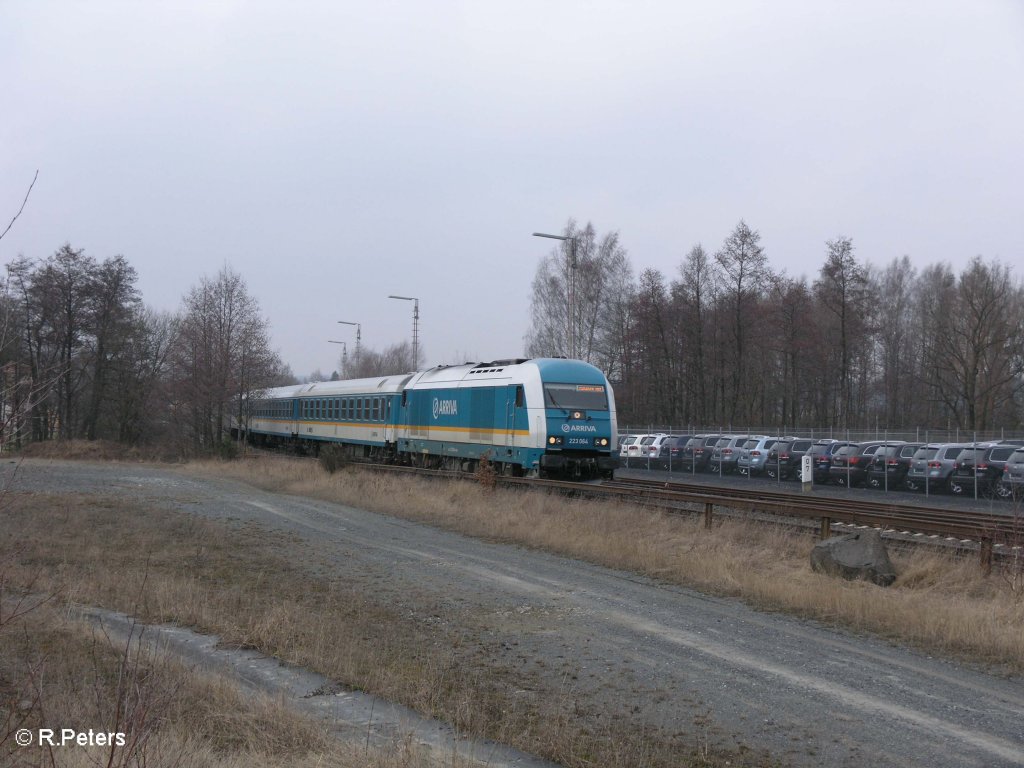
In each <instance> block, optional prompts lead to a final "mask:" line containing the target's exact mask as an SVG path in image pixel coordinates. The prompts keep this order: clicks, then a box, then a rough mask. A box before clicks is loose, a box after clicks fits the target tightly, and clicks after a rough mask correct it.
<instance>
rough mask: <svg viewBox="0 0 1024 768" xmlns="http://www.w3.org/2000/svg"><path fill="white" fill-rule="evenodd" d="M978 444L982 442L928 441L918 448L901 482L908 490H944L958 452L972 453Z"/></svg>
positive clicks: (947, 485) (935, 491) (928, 491)
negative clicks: (905, 476)
mask: <svg viewBox="0 0 1024 768" xmlns="http://www.w3.org/2000/svg"><path fill="white" fill-rule="evenodd" d="M980 445H982V443H929V444H928V445H924V446H922V447H921V448H918V450H917V453H915V454H914V458H913V459H911V461H910V471H909V472H907V478H906V480H904V481H903V484H904V485H905V486H906V488H907V490H910V491H926V492H927V493H937V492H940V491H945V490H946V489H947V488H948V487H949V477H950V475H952V474H953V470H954V469H956V460H957V458H958V457H959V456H960V454H961V453H964V452H965V451H967V452H969V453H972V454H973V451H974V450H975V449H977V448H978V447H979V446H980Z"/></svg>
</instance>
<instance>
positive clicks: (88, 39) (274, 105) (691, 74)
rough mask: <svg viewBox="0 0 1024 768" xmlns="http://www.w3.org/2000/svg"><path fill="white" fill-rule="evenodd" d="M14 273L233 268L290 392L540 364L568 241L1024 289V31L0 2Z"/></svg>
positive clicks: (955, 9) (851, 7)
mask: <svg viewBox="0 0 1024 768" xmlns="http://www.w3.org/2000/svg"><path fill="white" fill-rule="evenodd" d="M0 96H2V100H0V105H2V110H0V219H2V222H0V229H2V228H3V227H4V226H6V224H7V222H8V221H9V220H10V217H11V216H13V215H14V213H15V212H16V211H17V209H18V206H19V205H20V204H21V200H22V197H23V196H24V194H25V190H26V188H27V186H28V184H29V182H30V181H31V179H32V175H33V173H34V172H35V170H36V169H37V168H38V169H39V181H38V183H37V184H36V187H35V190H34V191H33V193H32V196H31V198H30V200H29V203H28V205H27V207H26V209H25V212H24V214H23V215H22V217H21V218H20V219H19V220H18V222H17V223H16V224H15V226H14V228H13V229H12V230H11V232H10V234H8V236H7V237H5V238H4V239H3V240H0V261H2V262H3V263H8V262H9V261H11V259H13V258H14V257H16V256H17V255H19V254H25V255H28V256H32V257H45V256H48V255H50V254H52V253H53V252H54V251H55V250H57V248H59V247H60V246H61V245H62V244H63V243H65V242H70V243H71V244H72V246H74V247H75V248H83V249H85V251H86V252H87V253H89V254H91V255H93V256H95V257H97V258H105V257H108V256H112V255H115V254H124V255H125V256H126V257H127V258H128V259H129V261H130V262H131V263H132V264H133V265H134V266H135V267H136V269H137V270H138V272H139V287H140V288H141V290H142V292H143V295H144V298H145V300H146V302H147V303H149V304H151V305H152V306H155V307H157V308H161V309H175V308H177V307H178V306H179V304H180V301H181V297H182V295H183V294H184V293H185V292H186V291H187V290H188V289H189V287H190V286H192V285H194V284H195V283H196V282H197V281H198V280H199V278H200V277H201V276H202V275H204V274H208V275H213V274H215V273H216V271H217V270H218V269H219V268H220V267H221V266H222V265H223V264H224V263H225V262H226V263H228V264H230V265H231V266H232V267H233V268H234V269H235V270H237V271H238V272H240V273H241V274H242V275H243V276H244V277H245V279H246V280H247V282H248V285H249V288H250V291H251V292H252V293H253V294H254V295H255V296H256V297H257V299H258V300H259V302H260V304H261V306H262V308H263V311H264V313H265V314H266V315H267V317H268V318H269V320H270V324H271V329H272V334H273V339H274V344H275V346H276V347H277V348H278V349H279V351H280V352H281V354H282V357H283V358H284V359H285V361H286V362H288V363H289V364H290V365H291V366H292V368H293V370H294V371H295V373H296V374H298V375H304V374H307V373H309V372H310V371H311V370H312V369H314V368H321V369H323V370H325V371H330V370H332V369H333V368H336V367H337V356H338V352H339V348H338V347H337V346H335V345H330V344H328V343H327V340H328V339H347V340H349V341H350V342H352V341H354V332H353V329H348V328H346V327H345V326H339V325H336V321H337V320H353V321H358V322H361V323H362V324H363V342H364V344H368V345H370V346H373V347H376V348H378V349H380V348H383V347H385V346H387V345H390V344H393V343H395V342H398V341H401V340H403V339H405V338H408V337H409V336H410V335H411V314H412V313H411V309H412V308H411V306H410V305H409V304H407V303H405V302H398V301H394V300H389V299H387V298H386V297H387V295H388V294H390V293H399V294H405V295H410V296H418V297H420V299H421V313H422V320H421V344H422V346H423V348H424V351H425V357H426V361H427V363H428V364H434V363H437V362H453V361H455V360H456V359H458V360H460V361H461V359H463V358H464V359H467V360H468V359H490V358H496V357H508V356H514V355H518V354H521V353H522V350H523V336H524V334H525V333H526V331H527V328H528V323H529V297H530V283H531V280H532V278H533V275H534V271H535V269H536V267H537V264H538V262H539V260H540V259H541V257H542V256H544V254H545V253H547V252H548V251H549V250H550V249H551V246H552V241H550V240H541V239H538V238H533V237H531V236H530V233H531V232H535V231H546V232H559V231H561V230H562V228H563V227H564V226H565V223H566V221H567V219H569V218H570V217H573V218H576V219H577V220H578V221H580V222H581V223H584V222H586V221H592V222H593V224H594V226H595V227H596V228H597V230H598V231H599V232H600V233H604V232H607V231H610V230H618V231H619V233H620V236H621V241H622V244H623V245H624V246H625V247H626V248H627V249H628V251H629V253H630V257H631V260H632V263H633V266H634V269H635V270H636V272H637V273H639V271H640V270H641V269H643V268H645V267H654V268H657V269H660V270H661V271H662V272H664V273H665V274H666V275H669V276H671V275H672V274H674V272H675V270H676V268H677V265H678V264H679V262H680V260H681V258H682V257H683V255H684V254H685V253H686V252H687V251H688V250H689V249H690V247H692V246H693V244H695V243H697V242H702V243H703V244H704V245H705V247H706V248H708V249H709V250H711V251H714V250H716V249H717V248H718V247H719V246H720V245H721V243H722V240H723V239H724V238H725V237H726V236H727V235H728V234H729V232H730V230H731V229H732V228H733V227H734V226H735V224H736V223H737V222H738V221H739V220H740V219H741V218H743V219H745V220H746V222H747V223H748V224H749V225H750V226H751V227H753V228H755V229H757V230H759V231H760V233H761V235H762V244H763V245H764V247H765V249H766V252H767V254H768V256H769V259H770V261H771V262H772V264H773V265H774V266H775V267H776V268H777V269H785V270H786V271H787V272H788V273H789V274H791V275H800V274H805V273H806V274H808V276H812V273H813V272H814V271H815V270H816V269H817V267H818V266H819V265H820V263H821V261H822V257H823V253H824V242H825V240H826V239H831V238H835V237H837V236H839V235H845V236H849V237H852V238H853V241H854V246H855V248H856V253H857V255H858V256H859V257H860V258H862V259H866V260H869V261H871V262H873V263H875V264H883V263H885V262H888V261H889V260H890V259H892V258H893V257H896V256H900V255H902V254H909V255H910V256H911V258H912V259H913V260H914V261H915V263H916V264H917V265H918V266H922V265H924V264H928V263H932V262H935V261H938V260H944V261H948V262H951V263H952V264H953V265H954V267H959V266H962V265H963V264H965V263H966V261H967V260H968V259H969V258H971V257H972V256H974V255H976V254H982V255H984V256H985V257H989V258H1000V259H1002V260H1003V261H1005V262H1008V263H1011V264H1015V265H1017V266H1016V271H1017V274H1018V275H1020V274H1021V272H1022V271H1024V142H1022V136H1024V3H1022V2H1020V1H1019V0H1013V1H1011V0H1006V1H999V0H990V1H986V0H974V1H971V2H968V1H967V0H963V1H962V2H935V1H931V0H929V1H928V2H895V1H894V0H886V1H885V2H864V1H863V0H861V1H858V2H831V3H830V2H820V1H818V2H812V1H811V0H807V1H806V2H788V3H787V2H771V3H765V2H749V3H742V2H717V1H713V0H708V1H707V2H669V1H668V0H665V1H663V2H636V1H635V0H631V1H630V2H585V3H584V2H557V1H555V0H546V1H545V2H533V1H531V0H516V2H486V1H485V0H479V1H478V2H445V1H443V0H437V1H436V2H414V1H413V0H408V1H407V2H387V1H381V0H375V1H374V2H369V1H368V0H363V1H362V2H343V1H341V0H339V1H337V2H326V1H325V2H281V1H280V0H278V2H241V1H236V2H228V1H227V0H203V1H202V2H194V3H189V2H173V3H170V2H168V3H161V2H137V0H130V1H127V2H108V1H107V0H92V1H91V2H75V1H73V0H67V1H66V2H48V1H47V0H0Z"/></svg>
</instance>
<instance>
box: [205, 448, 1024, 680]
mask: <svg viewBox="0 0 1024 768" xmlns="http://www.w3.org/2000/svg"><path fill="white" fill-rule="evenodd" d="M190 467H191V468H192V469H193V470H194V471H200V472H205V473H208V474H210V475H216V476H222V477H223V476H227V477H233V478H236V479H239V480H243V481H245V482H247V483H251V484H252V485H255V486H257V487H260V488H263V489H267V490H271V491H276V492H281V493H291V494H298V495H305V496H312V497H315V498H319V499H326V500H329V501H334V502H339V503H343V504H349V505H352V506H357V507H360V508H362V509H369V510H372V511H376V512H383V513H387V514H391V515H396V516H400V517H404V518H407V519H412V520H419V521H423V522H428V523H431V524H434V525H439V526H442V527H445V528H448V529H451V530H457V531H460V532H462V533H466V534H469V535H471V536H478V537H484V538H487V539H490V540H495V541H503V542H515V543H519V544H525V545H527V546H531V547H536V548H538V549H544V550H548V551H552V552H558V553H562V554H566V555H570V556H572V557H578V558H582V559H585V560H589V561H592V562H595V563H600V564H602V565H607V566H611V567H613V568H620V569H626V570H631V571H636V572H639V573H643V574H647V575H650V576H654V577H657V578H659V579H663V580H666V581H670V582H674V583H678V584H683V585H687V586H692V587H696V588H698V589H701V590H705V591H709V592H712V593H715V594H721V595H730V596H736V597H740V598H742V599H744V600H746V601H748V602H750V603H751V604H753V605H756V606H758V607H764V608H769V609H772V610H782V611H787V612H791V613H794V614H797V615H801V616H805V617H810V618H815V619H818V620H821V621H825V622H830V623H836V624H839V625H843V626H846V627H849V628H851V629H854V630H857V631H865V632H871V633H876V634H879V635H882V636H885V637H888V638H891V639H894V640H898V641H901V642H906V643H910V644H913V645H916V646H918V647H921V648H923V649H926V650H929V651H932V652H938V653H943V654H948V655H953V656H958V657H963V658H969V659H974V660H983V661H987V662H990V663H993V664H1000V665H1005V666H1006V667H1008V668H1009V669H1011V670H1013V671H1016V672H1019V671H1021V670H1022V669H1024V601H1022V599H1021V594H1020V591H1019V590H1013V589H1010V588H1008V582H1007V580H1006V579H1003V578H1000V577H999V576H998V574H997V575H995V576H993V577H991V578H987V579H986V578H984V577H983V576H982V574H981V572H980V569H979V567H978V565H977V562H976V556H969V557H967V556H965V557H958V556H956V555H946V554H942V553H936V552H934V551H928V550H925V549H922V548H917V547H910V548H908V549H905V550H900V549H897V550H896V551H894V552H893V553H892V556H893V560H894V562H895V564H896V567H897V570H898V572H899V574H900V576H899V578H898V579H897V581H896V583H895V584H894V585H893V586H892V587H890V588H887V589H883V588H880V587H876V586H874V585H871V584H868V583H864V582H847V581H841V580H836V579H833V578H830V577H827V576H823V575H821V574H817V573H814V572H813V571H811V569H810V567H809V562H808V554H809V551H810V548H811V546H812V544H813V539H812V538H811V537H810V535H809V534H802V533H799V532H796V531H793V530H790V529H786V528H783V527H773V526H767V525H749V524H744V523H740V522H731V521H724V522H720V523H719V524H718V525H716V526H715V527H714V528H713V529H712V530H710V531H708V530H706V529H704V527H703V523H702V521H700V522H699V521H698V519H697V518H696V516H695V517H692V518H687V517H680V516H670V515H665V514H659V513H657V512H652V511H651V510H649V509H642V508H639V507H637V506H633V505H626V504H620V503H601V502H595V501H573V500H567V499H565V498H563V497H560V496H556V495H548V494H544V493H518V492H512V491H503V490H498V491H490V490H484V489H482V488H481V487H480V486H479V485H477V484H474V483H465V482H445V483H438V482H437V481H430V480H421V479H416V478H408V477H401V478H395V477H391V476H387V475H384V474H381V473H373V472H365V471H361V470H358V469H357V470H352V471H348V472H344V473H339V474H335V475H328V474H327V473H326V472H324V471H323V470H322V469H321V468H320V467H319V466H318V465H317V464H316V463H314V462H308V461H294V460H283V459H253V460H249V461H245V462H235V463H218V462H208V463H203V464H193V465H190Z"/></svg>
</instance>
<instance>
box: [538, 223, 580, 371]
mask: <svg viewBox="0 0 1024 768" xmlns="http://www.w3.org/2000/svg"><path fill="white" fill-rule="evenodd" d="M533 236H534V237H547V238H550V239H551V240H562V241H565V242H568V243H569V280H568V282H569V285H568V286H567V288H568V293H569V306H568V308H567V311H568V315H569V323H568V325H569V328H568V331H569V357H570V358H571V359H574V360H575V359H576V240H577V238H576V236H575V235H548V234H545V233H544V232H534V233H533Z"/></svg>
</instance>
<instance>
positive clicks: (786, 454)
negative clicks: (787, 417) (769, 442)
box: [764, 437, 814, 480]
mask: <svg viewBox="0 0 1024 768" xmlns="http://www.w3.org/2000/svg"><path fill="white" fill-rule="evenodd" d="M812 445H814V440H811V439H810V438H800V437H786V438H782V439H781V440H779V441H778V442H777V443H775V445H773V446H772V448H771V450H770V451H768V458H767V460H766V461H765V465H764V473H765V474H766V475H768V477H770V478H771V479H772V480H775V479H776V478H780V479H782V480H785V479H786V478H789V477H796V478H797V479H799V478H800V465H801V462H802V461H803V458H804V454H806V453H807V452H808V451H809V450H810V449H811V446H812Z"/></svg>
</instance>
